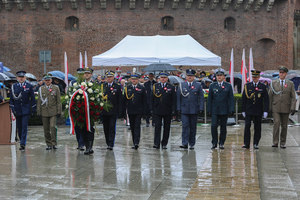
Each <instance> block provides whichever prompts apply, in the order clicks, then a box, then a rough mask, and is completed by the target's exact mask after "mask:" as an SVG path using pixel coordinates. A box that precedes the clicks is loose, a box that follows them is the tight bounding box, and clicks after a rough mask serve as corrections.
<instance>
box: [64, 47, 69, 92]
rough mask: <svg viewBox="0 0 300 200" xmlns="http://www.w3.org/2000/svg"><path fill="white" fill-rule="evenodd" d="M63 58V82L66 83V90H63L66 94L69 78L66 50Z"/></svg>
mask: <svg viewBox="0 0 300 200" xmlns="http://www.w3.org/2000/svg"><path fill="white" fill-rule="evenodd" d="M64 60H65V83H66V91H65V92H66V94H67V89H68V85H69V80H68V74H69V67H68V58H67V52H65V56H64Z"/></svg>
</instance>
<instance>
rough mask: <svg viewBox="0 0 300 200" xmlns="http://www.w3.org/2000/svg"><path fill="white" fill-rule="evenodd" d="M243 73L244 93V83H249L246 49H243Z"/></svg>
mask: <svg viewBox="0 0 300 200" xmlns="http://www.w3.org/2000/svg"><path fill="white" fill-rule="evenodd" d="M241 74H242V93H243V90H244V85H245V84H246V83H247V67H246V59H245V49H243V56H242V66H241Z"/></svg>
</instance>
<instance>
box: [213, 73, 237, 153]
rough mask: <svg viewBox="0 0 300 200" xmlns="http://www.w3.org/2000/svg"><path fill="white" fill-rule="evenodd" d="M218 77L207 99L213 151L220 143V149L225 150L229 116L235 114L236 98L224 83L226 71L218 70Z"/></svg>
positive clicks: (227, 84) (228, 85)
mask: <svg viewBox="0 0 300 200" xmlns="http://www.w3.org/2000/svg"><path fill="white" fill-rule="evenodd" d="M216 77H217V81H216V82H213V83H212V84H211V85H210V87H209V93H208V98H207V112H208V113H209V114H211V135H212V148H211V149H215V148H216V147H217V144H218V142H219V148H220V149H224V143H225V140H226V134H227V127H226V125H227V119H228V115H229V114H232V113H233V112H234V98H233V92H232V87H231V85H230V84H229V83H227V82H225V81H224V80H225V74H224V71H222V70H218V71H217V72H216ZM218 125H220V126H221V131H220V132H221V133H220V140H218Z"/></svg>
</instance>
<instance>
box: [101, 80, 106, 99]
mask: <svg viewBox="0 0 300 200" xmlns="http://www.w3.org/2000/svg"><path fill="white" fill-rule="evenodd" d="M103 85H104V84H101V92H102V93H103V97H102V98H103V100H107V95H105V96H104V89H103Z"/></svg>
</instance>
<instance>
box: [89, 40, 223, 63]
mask: <svg viewBox="0 0 300 200" xmlns="http://www.w3.org/2000/svg"><path fill="white" fill-rule="evenodd" d="M92 62H93V66H145V65H149V64H152V63H158V62H163V63H169V64H171V65H188V66H221V57H219V56H217V55H215V54H213V53H212V52H210V51H209V50H207V49H206V48H205V47H203V46H202V45H201V44H199V43H198V42H197V41H196V40H195V39H194V38H192V37H191V36H190V35H178V36H161V35H156V36H131V35H127V36H126V37H125V38H123V39H122V40H121V41H120V42H119V43H118V44H117V45H115V46H114V47H113V48H111V49H110V50H108V51H106V52H104V53H102V54H100V55H97V56H93V60H92Z"/></svg>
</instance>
